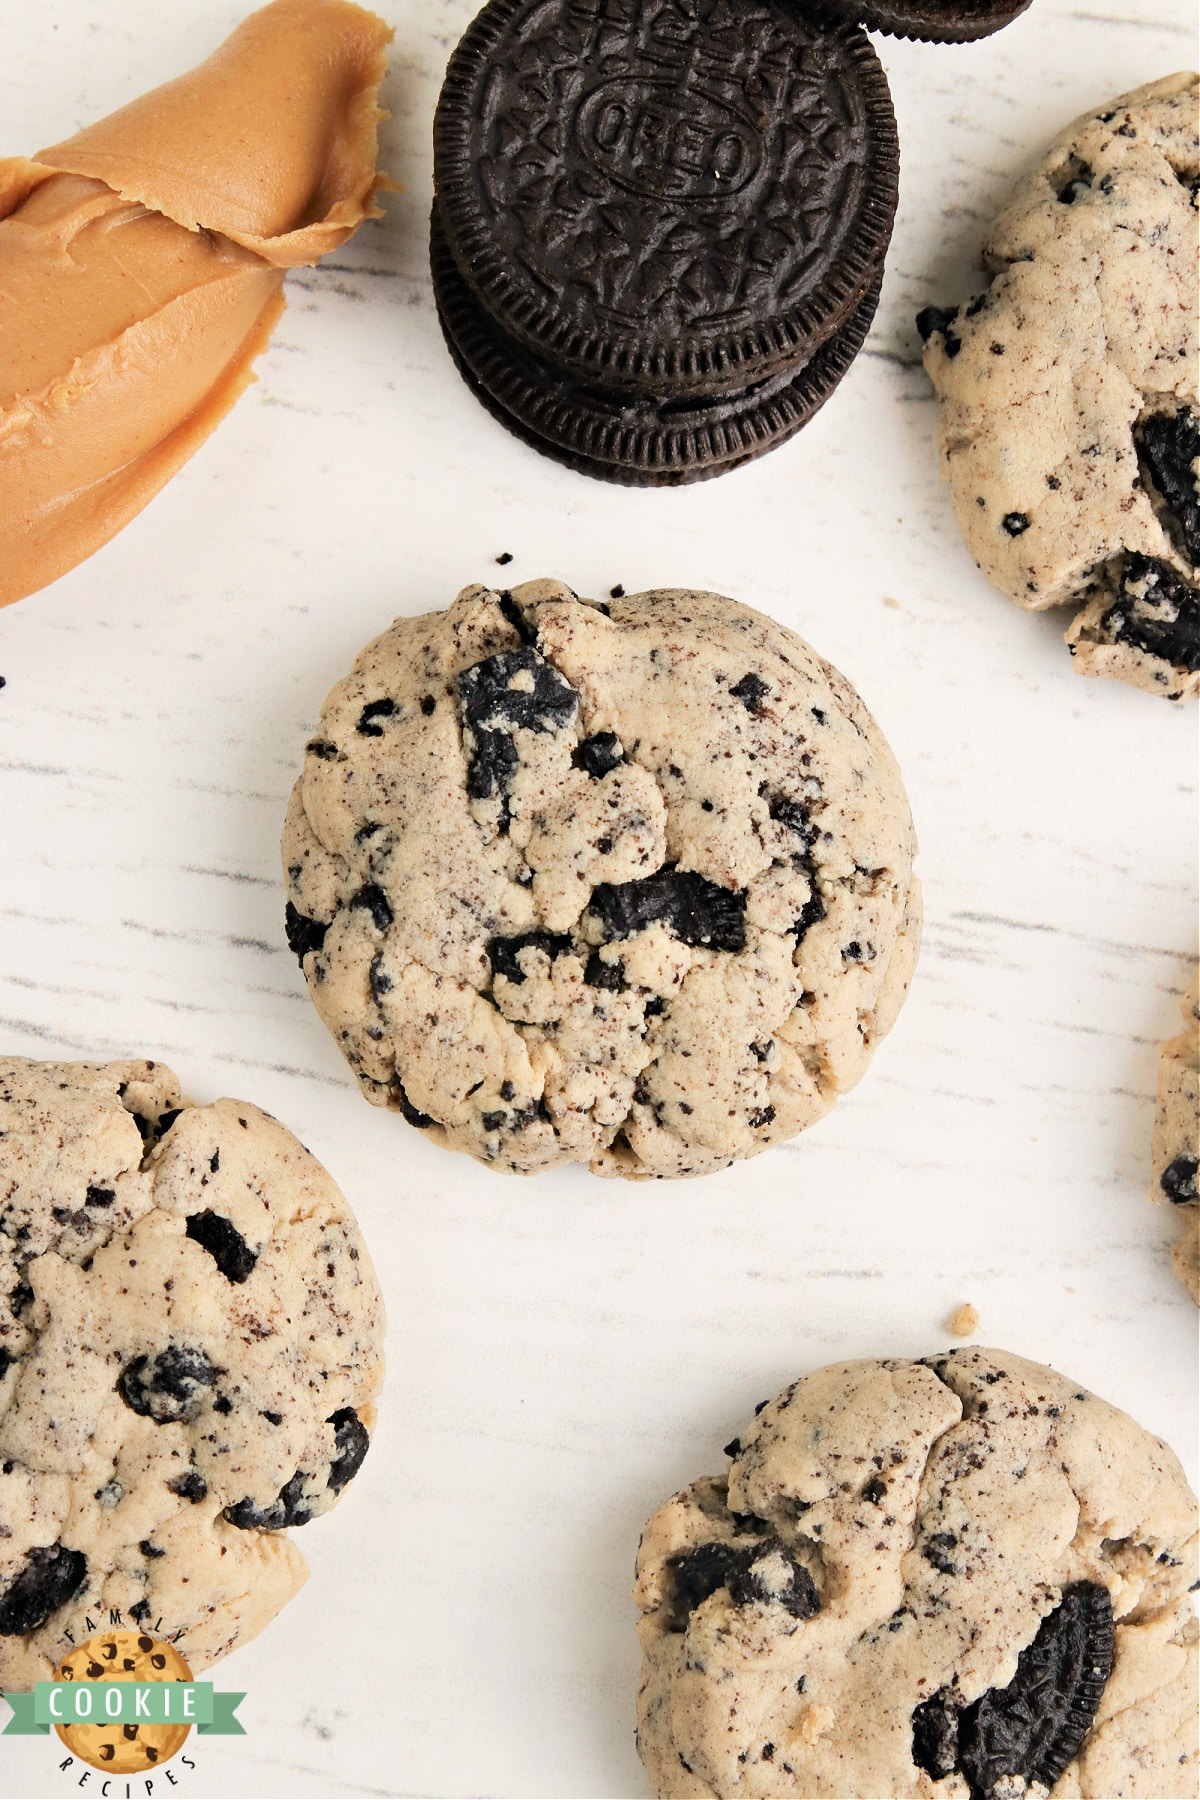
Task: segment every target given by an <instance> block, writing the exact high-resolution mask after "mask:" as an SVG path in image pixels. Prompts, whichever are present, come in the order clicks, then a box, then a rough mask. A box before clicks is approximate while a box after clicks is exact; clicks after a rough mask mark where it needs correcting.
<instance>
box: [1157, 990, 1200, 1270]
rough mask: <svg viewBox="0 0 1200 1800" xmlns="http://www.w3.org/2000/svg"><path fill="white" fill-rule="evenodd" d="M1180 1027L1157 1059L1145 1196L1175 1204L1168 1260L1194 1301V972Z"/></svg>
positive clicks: (1199, 1033) (1199, 1247)
mask: <svg viewBox="0 0 1200 1800" xmlns="http://www.w3.org/2000/svg"><path fill="white" fill-rule="evenodd" d="M1180 1009H1181V1011H1182V1013H1183V1019H1184V1027H1183V1030H1182V1031H1181V1032H1180V1034H1179V1036H1178V1037H1173V1038H1169V1039H1168V1040H1167V1042H1166V1043H1165V1044H1164V1045H1163V1047H1162V1054H1161V1055H1160V1056H1159V1059H1158V1106H1157V1108H1156V1110H1155V1114H1154V1135H1153V1138H1152V1140H1151V1146H1150V1161H1151V1166H1152V1174H1151V1177H1150V1198H1151V1199H1152V1200H1155V1201H1170V1203H1171V1205H1172V1206H1175V1207H1177V1208H1178V1209H1179V1237H1178V1239H1177V1241H1176V1244H1175V1248H1174V1251H1173V1252H1172V1255H1171V1261H1172V1262H1173V1263H1174V1265H1175V1273H1176V1274H1177V1275H1178V1277H1179V1279H1180V1281H1182V1283H1183V1285H1184V1287H1185V1288H1186V1289H1187V1291H1188V1293H1189V1294H1190V1295H1191V1296H1192V1299H1193V1300H1195V1301H1196V1303H1197V1305H1200V1187H1198V1185H1197V1170H1198V1169H1200V976H1197V978H1196V980H1195V981H1193V983H1192V985H1191V987H1190V988H1189V989H1188V991H1187V993H1186V994H1185V995H1184V997H1183V999H1182V1000H1181V1002H1180Z"/></svg>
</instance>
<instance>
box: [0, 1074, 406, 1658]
mask: <svg viewBox="0 0 1200 1800" xmlns="http://www.w3.org/2000/svg"><path fill="white" fill-rule="evenodd" d="M0 1296H2V1297H0V1524H2V1526H3V1530H2V1532H0V1678H2V1680H3V1683H4V1685H5V1686H7V1687H16V1688H20V1687H27V1686H29V1685H30V1684H31V1683H32V1682H33V1681H35V1680H45V1679H49V1677H50V1674H51V1671H52V1669H53V1668H54V1666H55V1665H56V1664H58V1663H60V1662H61V1661H62V1659H63V1658H64V1657H65V1656H67V1655H69V1654H70V1652H71V1651H72V1649H73V1648H74V1647H75V1646H76V1645H80V1644H82V1643H83V1642H84V1640H85V1639H87V1638H89V1637H91V1636H92V1635H93V1633H94V1632H95V1631H96V1629H97V1627H99V1626H102V1625H109V1626H118V1625H123V1626H125V1627H128V1628H141V1629H142V1630H144V1631H146V1632H147V1633H150V1634H152V1635H153V1636H155V1637H169V1638H170V1639H171V1640H172V1642H175V1643H177V1644H178V1647H179V1650H180V1652H181V1654H182V1655H183V1656H184V1657H185V1658H186V1659H187V1661H188V1663H189V1664H190V1666H191V1667H192V1668H193V1669H194V1670H198V1669H202V1668H204V1667H205V1666H206V1665H207V1664H209V1663H211V1662H213V1661H215V1660H216V1658H217V1657H219V1656H222V1655H224V1654H225V1653H226V1652H227V1651H229V1650H231V1649H232V1648H233V1647H234V1645H235V1644H239V1643H244V1642H246V1641H247V1640H248V1639H249V1638H251V1637H253V1636H254V1635H255V1633H256V1632H258V1631H260V1630H261V1629H262V1627H263V1626H264V1625H265V1624H267V1622H268V1621H269V1620H270V1619H271V1618H273V1617H274V1615H275V1613H276V1612H277V1611H278V1610H279V1608H280V1607H281V1606H282V1605H283V1604H284V1602H285V1601H286V1600H288V1599H290V1597H291V1595H292V1594H293V1593H294V1592H295V1591H296V1589H297V1588H298V1587H299V1586H300V1585H301V1583H302V1582H303V1581H304V1579H305V1573H306V1571H305V1567H304V1561H303V1558H302V1557H301V1556H300V1554H299V1552H298V1551H297V1550H296V1549H295V1548H294V1546H293V1545H292V1543H291V1542H290V1540H289V1539H288V1538H287V1537H286V1536H285V1535H284V1529H285V1528H286V1527H287V1526H290V1525H301V1524H304V1523H305V1522H306V1521H307V1520H308V1519H311V1518H315V1517H316V1516H317V1515H318V1514H320V1513H324V1512H327V1511H328V1510H329V1509H330V1507H332V1506H333V1505H335V1504H336V1502H337V1500H338V1498H339V1496H340V1494H341V1493H342V1491H343V1490H344V1488H345V1487H346V1484H347V1483H348V1482H349V1481H350V1480H351V1479H352V1477H353V1476H354V1475H355V1474H356V1473H357V1471H358V1468H359V1466H360V1465H361V1463H362V1460H363V1457H364V1456H365V1454H366V1451H367V1447H368V1444H369V1432H370V1429H371V1426H372V1423H373V1417H374V1409H373V1406H372V1398H373V1396H374V1394H375V1392H376V1390H377V1389H378V1387H379V1384H380V1380H381V1375H382V1362H381V1343H382V1333H383V1309H382V1303H381V1300H380V1296H379V1290H378V1287H377V1285H376V1281H375V1276H374V1272H373V1271H372V1268H371V1264H370V1260H369V1258H368V1256H367V1253H366V1250H365V1248H364V1246H363V1243H362V1239H361V1236H360V1234H359V1231H358V1227H357V1225H356V1224H355V1221H354V1219H353V1218H352V1217H351V1215H350V1212H349V1210H348V1209H347V1206H346V1203H345V1201H344V1200H343V1198H342V1196H341V1194H340V1193H339V1192H338V1190H337V1188H336V1187H335V1186H334V1184H333V1182H332V1181H331V1180H330V1178H329V1176H328V1175H327V1174H326V1173H325V1171H324V1169H322V1168H321V1166H320V1164H319V1163H318V1162H316V1160H315V1159H314V1158H313V1157H312V1156H310V1155H309V1153H308V1151H307V1150H305V1149H304V1148H303V1146H302V1145H300V1144H299V1143H297V1141H296V1139H295V1138H294V1137H292V1136H291V1134H290V1133H289V1132H287V1131H285V1130H284V1128H283V1126H281V1125H280V1124H278V1123H277V1121H276V1120H274V1119H272V1118H271V1117H270V1116H269V1114H267V1113H263V1112H260V1111H259V1110H258V1109H257V1108H256V1107H253V1106H250V1105H248V1104H246V1102H244V1101H237V1100H218V1101H216V1102H215V1103H214V1104H213V1105H211V1106H195V1105H193V1104H192V1103H191V1102H189V1101H186V1100H184V1099H182V1098H181V1096H180V1092H179V1084H178V1082H177V1081H176V1078H175V1076H174V1075H173V1074H172V1073H171V1071H170V1070H169V1069H168V1068H166V1067H165V1066H164V1065H163V1064H162V1063H150V1062H128V1063H107V1064H100V1063H41V1062H29V1061H26V1060H24V1059H23V1058H20V1057H8V1058H5V1059H4V1060H3V1061H0Z"/></svg>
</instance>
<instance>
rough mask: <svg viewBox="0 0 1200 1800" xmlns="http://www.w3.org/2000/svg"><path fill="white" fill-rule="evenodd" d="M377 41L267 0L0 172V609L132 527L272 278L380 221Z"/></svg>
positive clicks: (231, 365)
mask: <svg viewBox="0 0 1200 1800" xmlns="http://www.w3.org/2000/svg"><path fill="white" fill-rule="evenodd" d="M391 35H392V34H391V32H390V31H389V29H388V28H387V26H386V25H384V24H383V22H382V20H380V19H377V18H376V17H375V16H374V14H372V13H369V12H364V11H363V10H362V8H360V7H358V6H353V5H350V4H349V3H348V0H274V4H273V5H270V6H267V7H264V8H263V10H262V11H261V12H257V13H254V14H253V15H252V16H251V17H250V18H248V19H247V20H246V21H245V22H244V23H243V24H242V25H241V26H239V27H238V29H237V30H236V31H235V32H234V33H233V35H232V37H230V38H229V39H228V40H227V41H226V42H225V43H224V44H223V45H222V46H221V48H220V49H219V50H218V51H217V52H216V54H215V55H213V56H211V57H210V58H209V59H208V61H207V62H206V63H203V64H202V65H201V66H200V67H199V68H198V69H195V70H193V71H192V72H191V74H188V75H184V76H181V77H180V78H179V79H178V80H177V81H171V82H168V83H167V84H166V85H165V86H164V87H160V88H157V89H155V90H154V92H153V93H150V94H146V95H144V96H143V97H142V98H141V99H140V100H135V101H133V102H132V104H131V105H129V106H125V107H122V108H121V109H120V111H119V112H115V113H112V114H111V115H110V116H109V117H108V118H106V119H102V120H100V122H99V123H98V124H96V125H91V126H89V127H87V128H86V129H85V130H83V131H80V132H78V133H77V134H76V135H75V136H74V137H72V138H68V139H67V140H66V141H65V142H63V143H61V144H55V145H54V146H53V147H52V148H50V149H48V150H43V151H41V152H40V153H39V154H38V156H37V158H36V159H35V160H34V161H30V160H29V159H28V158H25V157H12V158H9V159H7V160H0V605H7V604H8V603H9V602H10V601H13V600H19V599H21V598H22V596H23V595H25V594H31V593H33V592H34V591H35V590H36V589H38V588H40V587H44V586H45V585H46V583H47V582H50V581H53V580H54V579H55V578H56V577H57V576H59V575H62V574H65V572H66V571H67V570H68V569H72V568H74V567H75V565H76V564H77V563H79V562H82V561H83V560H84V558H85V557H88V556H90V555H91V554H92V552H93V551H94V550H97V549H99V547H100V546H101V545H102V544H104V543H106V542H107V541H108V539H109V538H110V537H112V536H114V534H115V533H116V532H118V531H119V530H120V529H121V527H122V526H123V525H125V524H127V523H128V521H129V520H130V519H131V518H133V517H134V515H135V514H136V513H138V512H140V511H141V509H142V507H143V506H145V504H146V502H147V501H148V500H150V499H152V498H153V496H154V495H155V494H156V493H157V492H158V490H159V488H160V487H161V486H162V485H163V483H164V482H165V481H167V480H168V479H169V478H170V476H171V475H173V474H174V473H175V471H176V469H178V468H179V467H180V465H181V464H182V463H183V462H185V461H186V460H187V458H188V457H189V456H190V455H191V454H192V452H193V451H194V450H195V449H196V448H197V447H198V446H199V445H200V444H201V443H202V442H203V441H204V439H205V438H206V437H207V436H208V434H209V432H210V431H211V430H212V429H213V427H214V425H216V423H217V422H218V420H219V419H220V418H221V417H222V416H223V414H224V413H225V412H226V411H227V410H228V409H229V407H230V406H232V405H233V402H234V401H235V400H236V399H237V397H238V395H239V394H240V393H241V391H242V389H243V388H244V387H245V386H246V384H247V383H248V382H249V381H250V380H251V379H252V375H251V364H252V363H253V361H254V358H255V357H256V356H257V355H258V353H259V351H260V350H262V349H263V348H264V346H265V345H266V342H267V340H268V338H269V336H270V334H271V330H272V328H273V326H274V324H275V322H276V320H277V319H278V317H279V315H280V313H281V312H282V310H283V295H282V291H281V290H282V287H283V278H284V272H285V271H286V270H287V269H289V268H293V267H295V266H296V265H298V264H301V263H312V262H315V261H316V260H317V258H318V257H320V256H323V255H324V254H325V253H326V252H327V251H329V250H333V249H336V248H337V246H338V245H339V244H343V243H345V241H346V239H347V238H348V237H349V236H350V235H351V233H352V232H353V231H354V230H355V229H356V227H357V226H358V225H360V224H361V222H362V221H363V219H365V218H377V217H378V216H379V209H378V207H377V206H375V204H374V195H375V192H376V190H377V189H378V188H379V187H381V186H383V185H384V184H385V183H384V178H383V177H381V176H380V175H379V174H378V173H377V171H376V167H375V156H376V134H377V127H378V122H379V119H380V118H381V117H382V115H381V113H380V111H379V108H378V106H377V105H376V95H377V92H378V88H379V83H380V81H381V80H382V77H383V72H384V66H385V57H384V46H385V45H386V44H387V43H388V41H389V39H390V38H391Z"/></svg>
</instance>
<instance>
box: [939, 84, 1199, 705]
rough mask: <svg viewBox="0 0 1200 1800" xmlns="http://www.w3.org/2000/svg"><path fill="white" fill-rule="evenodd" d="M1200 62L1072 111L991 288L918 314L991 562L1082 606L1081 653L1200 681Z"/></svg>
mask: <svg viewBox="0 0 1200 1800" xmlns="http://www.w3.org/2000/svg"><path fill="white" fill-rule="evenodd" d="M1198 101H1200V78H1198V77H1197V76H1196V75H1194V74H1190V73H1187V72H1184V73H1181V74H1178V75H1170V76H1167V77H1166V78H1165V79H1164V80H1162V81H1157V82H1153V83H1151V84H1150V85H1149V86H1147V87H1142V88H1138V89H1136V90H1135V91H1134V92H1132V93H1129V94H1125V95H1123V96H1122V97H1121V98H1120V99H1118V100H1114V101H1112V102H1110V103H1109V104H1107V105H1105V106H1102V107H1099V108H1097V110H1096V111H1095V112H1093V113H1088V114H1086V115H1085V116H1084V117H1082V118H1080V119H1076V120H1075V121H1074V123H1073V124H1071V125H1070V126H1068V127H1067V129H1066V130H1065V131H1064V132H1062V133H1061V134H1060V135H1059V137H1057V138H1056V139H1055V141H1054V143H1053V144H1052V145H1051V146H1050V148H1049V149H1048V150H1047V151H1046V153H1045V154H1044V155H1043V156H1042V157H1041V159H1040V160H1039V162H1038V165H1037V167H1036V168H1035V169H1034V170H1033V171H1032V173H1030V174H1029V175H1027V176H1026V177H1025V178H1024V179H1023V180H1022V181H1021V182H1019V183H1018V185H1017V187H1016V189H1015V191H1014V193H1013V196H1012V198H1011V200H1010V201H1009V203H1008V205H1007V206H1006V207H1005V209H1004V211H1003V212H1002V213H1001V214H1000V217H999V218H998V219H997V220H996V222H995V224H994V225H993V226H992V228H991V230H990V231H989V232H988V234H987V236H986V238H985V239H984V243H983V250H982V259H981V260H982V263H983V266H984V268H985V269H987V270H988V271H989V272H990V273H991V274H992V276H993V280H992V283H991V286H990V287H989V288H988V289H986V291H985V292H984V293H982V294H979V295H977V296H976V298H975V299H974V300H971V301H970V302H969V303H967V304H966V305H965V306H962V307H950V308H939V307H929V308H927V309H926V311H925V312H923V313H922V314H921V315H920V317H919V319H918V321H917V324H918V327H919V329H920V331H921V334H922V336H923V337H924V339H925V343H926V347H925V367H926V368H927V369H928V371H929V374H930V376H931V377H932V380H933V384H934V387H935V388H936V389H937V392H938V395H939V397H940V401H941V408H940V425H939V436H940V447H941V457H942V469H943V473H944V475H945V476H946V478H947V479H948V480H949V482H950V489H951V495H952V498H953V502H954V510H955V513H956V515H957V517H958V521H959V524H960V526H961V527H962V531H963V535H964V537H965V538H966V541H967V545H968V548H969V549H970V551H971V554H972V556H974V558H975V560H976V562H977V563H978V564H979V566H980V568H981V569H982V570H983V572H984V574H985V575H986V576H987V577H988V579H989V581H991V582H993V583H994V584H995V586H996V587H998V588H999V589H1000V590H1001V591H1002V592H1003V593H1005V594H1008V595H1009V597H1010V598H1011V599H1013V600H1015V601H1016V602H1017V604H1018V605H1020V606H1024V607H1027V608H1029V609H1031V610H1035V611H1040V610H1041V609H1043V608H1045V607H1052V606H1067V605H1071V606H1074V607H1076V608H1077V609H1078V611H1077V614H1076V617H1075V619H1074V620H1073V622H1072V624H1071V626H1070V627H1069V629H1068V631H1067V634H1066V635H1067V642H1068V644H1069V646H1070V649H1071V653H1072V655H1073V657H1074V659H1075V667H1076V668H1077V669H1078V670H1079V671H1080V672H1081V673H1082V674H1085V675H1107V676H1114V677H1117V678H1118V679H1120V680H1123V681H1127V682H1130V683H1132V684H1133V685H1134V686H1135V687H1140V688H1144V689H1146V690H1148V691H1149V692H1152V693H1157V694H1161V695H1164V696H1166V697H1167V698H1169V699H1172V700H1181V699H1185V698H1188V697H1193V696H1194V695H1195V694H1196V693H1197V692H1198V691H1200V592H1198V590H1197V584H1198V582H1200V460H1198V458H1200V405H1198V400H1197V355H1198V349H1197V337H1196V318H1197V246H1196V230H1197V184H1198V181H1200V134H1198V131H1197V106H1198Z"/></svg>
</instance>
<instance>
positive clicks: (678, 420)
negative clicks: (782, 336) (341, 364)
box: [431, 209, 881, 487]
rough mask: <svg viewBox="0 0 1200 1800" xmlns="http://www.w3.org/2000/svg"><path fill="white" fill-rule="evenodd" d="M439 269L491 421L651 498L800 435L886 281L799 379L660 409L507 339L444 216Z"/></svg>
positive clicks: (857, 341) (845, 362) (449, 317)
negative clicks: (651, 491) (474, 284)
mask: <svg viewBox="0 0 1200 1800" xmlns="http://www.w3.org/2000/svg"><path fill="white" fill-rule="evenodd" d="M431 262H432V267H433V286H434V294H435V296H436V299H437V305H438V317H439V319H440V321H441V326H442V330H443V333H444V334H445V338H446V342H447V344H448V345H449V348H450V351H451V354H452V355H453V357H454V360H455V362H456V363H457V365H458V368H459V371H460V373H461V374H462V375H463V377H464V379H465V380H466V382H467V384H468V386H470V387H471V388H472V389H473V390H474V392H475V394H476V395H477V396H478V398H479V399H480V400H481V401H482V402H483V404H484V405H485V406H486V407H487V409H488V411H489V412H490V413H492V415H493V416H494V417H495V418H497V419H498V420H499V421H500V423H501V424H503V425H506V426H507V427H508V429H509V430H510V431H512V432H515V433H516V435H517V436H518V437H521V438H523V439H524V440H525V441H526V442H527V443H529V444H532V445H533V446H534V448H535V449H538V450H542V451H544V452H545V453H546V454H547V455H549V456H552V457H554V458H555V459H556V460H557V461H559V462H562V463H565V464H566V465H567V467H568V468H572V469H576V470H578V471H579V472H580V473H581V474H585V475H596V476H600V477H601V478H603V479H605V480H608V481H618V482H623V483H625V484H626V485H629V486H643V487H673V486H679V485H681V484H683V483H684V482H690V481H703V480H706V479H708V478H709V477H711V476H713V475H721V474H724V473H725V472H726V470H728V469H734V468H737V467H738V466H739V465H740V464H742V463H746V462H750V461H751V460H752V459H753V458H755V457H757V456H762V455H763V454H764V452H766V451H767V450H772V449H774V447H775V446H776V445H777V444H781V443H783V442H784V441H785V439H787V438H789V437H791V436H793V435H794V433H795V432H797V431H799V430H800V428H801V426H802V425H805V424H807V423H808V421H809V419H811V418H812V416H813V414H814V413H815V412H817V411H818V409H819V408H820V407H821V406H823V405H824V403H825V401H826V400H827V399H828V398H829V396H830V394H831V393H832V392H833V390H834V388H835V387H836V386H837V385H838V383H839V382H840V381H841V379H842V377H843V375H845V373H846V371H847V369H848V368H849V367H850V364H851V363H852V362H853V361H854V358H855V356H856V355H857V354H858V351H859V349H860V348H861V346H862V343H863V340H864V338H865V337H866V334H867V331H868V329H869V327H870V324H871V320H872V318H873V317H874V314H875V308H876V306H877V304H878V301H879V290H880V285H881V278H880V277H877V278H876V280H875V281H874V282H873V283H872V285H871V286H870V288H868V290H867V292H866V294H865V295H864V296H863V298H862V299H861V300H860V301H859V303H858V305H857V306H856V308H855V309H854V311H853V312H852V313H851V315H850V317H849V318H848V319H846V320H845V321H843V323H842V324H841V325H840V326H839V327H838V329H837V330H836V331H835V332H834V333H833V335H832V336H831V337H830V338H828V339H826V341H825V342H824V343H823V344H821V345H820V346H819V347H818V349H817V350H816V351H815V353H814V354H813V356H812V357H811V359H810V360H809V361H808V362H806V363H803V364H801V366H800V367H799V369H794V368H789V369H787V370H785V372H784V373H783V374H781V375H776V376H773V377H772V378H771V379H769V380H764V381H759V382H755V383H752V384H751V385H750V386H749V387H747V388H744V389H740V390H728V391H726V392H725V393H723V394H720V395H718V396H717V397H715V398H713V399H703V398H700V397H696V396H689V397H687V398H685V399H660V400H656V399H655V398H654V397H653V396H647V395H624V396H620V395H617V396H614V395H610V394H607V393H606V392H604V391H603V389H597V388H595V387H588V386H586V385H584V384H582V383H579V382H577V381H575V380H574V379H573V378H572V377H571V376H569V375H565V374H563V373H562V372H561V371H560V370H557V369H555V368H554V367H553V366H552V365H550V364H549V363H547V362H545V361H544V360H543V359H541V358H540V357H537V356H535V355H534V354H533V353H532V352H531V351H530V350H528V349H527V348H526V347H525V346H524V345H522V344H518V343H517V342H516V341H515V340H514V339H512V338H509V337H507V336H506V335H505V334H504V333H503V332H502V331H501V330H500V329H499V327H498V326H497V325H496V323H495V321H494V320H493V319H492V318H490V317H489V315H488V313H487V312H486V311H485V310H484V308H483V307H482V306H481V304H480V303H479V301H478V300H477V299H476V298H475V296H474V294H473V293H472V292H471V290H470V289H469V288H468V286H467V284H466V282H465V281H464V280H463V278H462V275H461V273H460V271H459V269H458V267H457V264H456V263H455V261H454V258H453V256H452V255H451V254H450V251H449V249H448V247H447V245H446V241H445V237H444V235H443V234H442V232H441V229H440V225H439V222H438V217H437V212H436V209H435V212H434V217H433V222H432V230H431Z"/></svg>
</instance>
